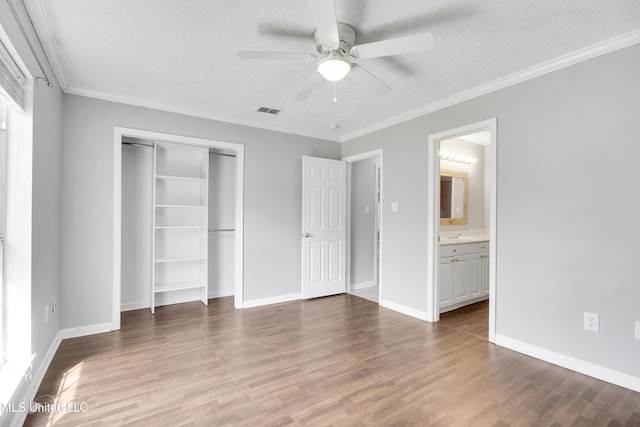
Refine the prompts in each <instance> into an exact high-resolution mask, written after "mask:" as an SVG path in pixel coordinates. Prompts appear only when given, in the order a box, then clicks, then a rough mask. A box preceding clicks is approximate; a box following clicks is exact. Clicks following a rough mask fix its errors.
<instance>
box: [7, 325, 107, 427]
mask: <svg viewBox="0 0 640 427" xmlns="http://www.w3.org/2000/svg"><path fill="white" fill-rule="evenodd" d="M110 331H111V323H101V324H98V325H89V326H81V327H78V328H69V329H62V330H60V331H58V333H57V334H56V336H55V337H54V338H53V341H51V344H50V345H49V348H48V349H47V352H46V353H45V354H44V356H43V357H42V361H41V362H40V364H39V366H38V367H37V368H36V370H35V371H32V375H31V380H30V381H29V382H27V383H25V384H24V385H23V386H21V387H19V388H18V390H16V393H15V394H14V398H13V399H12V401H15V402H24V403H26V404H27V405H28V404H29V403H31V402H33V401H34V399H35V398H36V393H37V392H38V389H39V388H40V384H41V383H42V380H43V379H44V375H45V374H46V373H47V369H49V365H50V364H51V361H52V360H53V356H54V355H55V354H56V351H57V350H58V347H59V346H60V343H61V342H62V340H63V339H67V338H76V337H82V336H85V335H93V334H99V333H102V332H110ZM22 390H23V391H22ZM5 415H9V414H5ZM14 415H15V416H14V417H13V418H10V419H2V425H5V423H6V425H7V426H21V425H23V424H24V421H25V419H26V418H27V415H28V414H27V412H26V411H25V412H20V413H16V414H14Z"/></svg>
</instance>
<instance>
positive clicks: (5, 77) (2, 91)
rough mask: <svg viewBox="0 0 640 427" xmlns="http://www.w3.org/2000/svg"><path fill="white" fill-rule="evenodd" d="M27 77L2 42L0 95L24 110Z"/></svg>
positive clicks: (0, 53) (0, 51)
mask: <svg viewBox="0 0 640 427" xmlns="http://www.w3.org/2000/svg"><path fill="white" fill-rule="evenodd" d="M26 80H27V79H26V77H25V75H24V74H23V73H22V71H21V70H20V67H19V66H18V64H16V62H15V60H14V59H13V57H12V56H11V53H9V50H8V49H7V47H6V46H5V45H4V44H3V43H2V41H0V95H1V96H2V97H3V98H5V99H6V100H7V101H9V102H10V103H12V104H15V105H17V106H18V107H19V108H20V109H21V110H24V88H23V87H22V85H23V84H24V83H25V82H26Z"/></svg>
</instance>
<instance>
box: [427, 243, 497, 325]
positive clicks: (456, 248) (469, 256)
mask: <svg viewBox="0 0 640 427" xmlns="http://www.w3.org/2000/svg"><path fill="white" fill-rule="evenodd" d="M439 282H440V283H439V291H440V295H439V299H440V312H441V313H442V312H445V311H449V310H454V309H456V308H460V307H463V306H465V305H468V304H473V303H475V302H478V301H482V300H485V299H487V298H488V297H489V242H488V241H483V242H469V243H456V244H446V245H441V246H440V276H439Z"/></svg>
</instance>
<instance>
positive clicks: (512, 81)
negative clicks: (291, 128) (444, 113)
mask: <svg viewBox="0 0 640 427" xmlns="http://www.w3.org/2000/svg"><path fill="white" fill-rule="evenodd" d="M638 43H640V30H634V31H631V32H628V33H625V34H622V35H620V36H617V37H614V38H611V39H608V40H605V41H603V42H600V43H596V44H594V45H591V46H588V47H586V48H583V49H580V50H576V51H574V52H571V53H568V54H566V55H562V56H559V57H557V58H554V59H552V60H549V61H546V62H543V63H541V64H538V65H535V66H533V67H530V68H527V69H525V70H522V71H518V72H516V73H513V74H510V75H508V76H505V77H503V78H500V79H497V80H494V81H492V82H489V83H487V84H484V85H481V86H477V87H475V88H473V89H470V90H467V91H464V92H460V93H458V94H456V95H453V96H450V97H449V98H445V99H442V100H440V101H437V102H434V103H431V104H427V105H424V106H422V107H419V108H416V109H415V110H411V111H407V112H406V113H402V114H399V115H397V116H395V117H391V118H389V119H387V120H383V121H381V122H379V123H376V124H375V125H372V126H367V127H364V128H362V129H359V130H356V131H353V132H350V133H347V134H344V135H342V138H341V142H347V141H350V140H352V139H355V138H359V137H361V136H364V135H368V134H370V133H373V132H376V131H379V130H382V129H386V128H388V127H391V126H394V125H397V124H400V123H404V122H407V121H409V120H412V119H415V118H418V117H421V116H424V115H427V114H430V113H433V112H436V111H438V110H442V109H444V108H447V107H451V106H453V105H456V104H460V103H462V102H465V101H469V100H471V99H474V98H478V97H480V96H482V95H486V94H489V93H491V92H495V91H497V90H500V89H504V88H506V87H509V86H514V85H516V84H518V83H522V82H525V81H527V80H531V79H533V78H536V77H539V76H542V75H544V74H548V73H551V72H553V71H557V70H560V69H562V68H567V67H570V66H571V65H575V64H578V63H580V62H583V61H587V60H589V59H592V58H596V57H598V56H602V55H605V54H607V53H611V52H614V51H616V50H620V49H624V48H625V47H629V46H632V45H634V44H638Z"/></svg>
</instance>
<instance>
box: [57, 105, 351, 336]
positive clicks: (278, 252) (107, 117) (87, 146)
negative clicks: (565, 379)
mask: <svg viewBox="0 0 640 427" xmlns="http://www.w3.org/2000/svg"><path fill="white" fill-rule="evenodd" d="M63 117H64V127H63V131H64V146H63V159H64V160H63V165H64V168H63V173H62V185H63V198H62V221H61V224H62V236H63V237H62V260H61V276H62V283H63V284H64V285H63V292H62V303H63V307H64V312H63V318H62V322H63V327H64V328H71V327H80V326H87V325H95V324H101V323H107V322H110V321H111V297H112V280H113V262H112V253H113V247H112V246H113V244H112V242H113V132H114V131H113V129H114V126H123V127H130V128H136V129H146V130H152V131H156V132H164V133H171V134H178V135H185V136H192V137H199V138H208V139H215V140H220V141H228V142H236V143H243V144H244V145H245V200H244V203H245V205H244V206H245V217H244V220H245V222H244V227H245V228H244V232H245V242H244V244H245V246H244V262H245V271H244V274H245V276H244V278H245V288H244V293H245V300H256V299H262V298H269V297H277V296H281V295H288V294H294V293H299V292H300V275H301V272H300V262H299V261H298V260H300V253H301V242H300V229H301V211H300V209H301V208H300V206H301V199H302V187H301V182H300V181H301V176H302V172H301V171H302V156H303V155H309V156H317V157H327V158H335V159H337V158H340V145H339V144H338V143H333V142H327V141H322V140H317V139H313V138H305V137H300V136H295V135H288V134H283V133H278V132H272V131H265V130H260V129H255V128H250V127H245V126H238V125H234V124H229V123H222V122H216V121H213V120H206V119H199V118H194V117H190V116H184V115H179V114H174V113H167V112H162V111H157V110H151V109H146V108H140V107H135V106H129V105H124V104H117V103H113V102H108V101H100V100H96V99H91V98H85V97H81V96H74V95H65V97H64V111H63Z"/></svg>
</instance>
